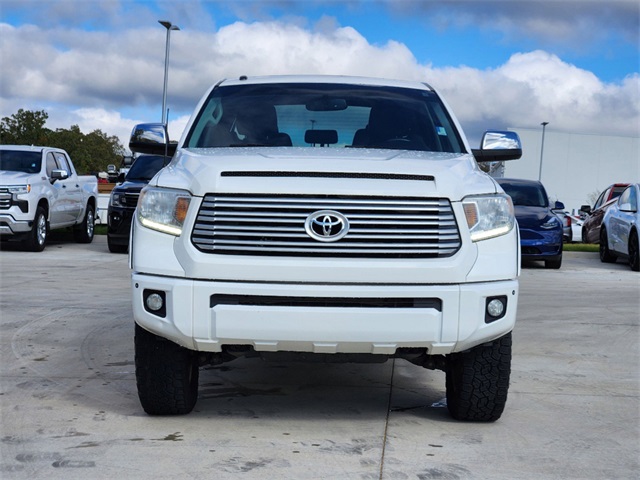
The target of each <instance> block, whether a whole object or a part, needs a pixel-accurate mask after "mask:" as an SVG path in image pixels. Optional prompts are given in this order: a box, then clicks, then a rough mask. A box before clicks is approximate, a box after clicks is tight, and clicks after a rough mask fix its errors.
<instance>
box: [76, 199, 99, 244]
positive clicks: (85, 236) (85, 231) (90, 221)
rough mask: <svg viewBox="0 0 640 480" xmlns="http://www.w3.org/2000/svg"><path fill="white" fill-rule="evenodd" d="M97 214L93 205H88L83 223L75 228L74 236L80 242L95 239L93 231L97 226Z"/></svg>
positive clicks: (89, 241) (88, 241)
mask: <svg viewBox="0 0 640 480" xmlns="http://www.w3.org/2000/svg"><path fill="white" fill-rule="evenodd" d="M95 221H96V218H95V214H94V210H93V207H92V206H91V205H87V209H86V211H85V213H84V219H83V220H82V223H81V224H79V225H76V226H75V227H74V229H73V238H74V239H75V241H76V242H78V243H91V242H92V241H93V233H94V228H95Z"/></svg>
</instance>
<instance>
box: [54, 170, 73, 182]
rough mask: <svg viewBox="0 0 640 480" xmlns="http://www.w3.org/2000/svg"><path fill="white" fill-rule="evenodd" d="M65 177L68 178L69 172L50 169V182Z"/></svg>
mask: <svg viewBox="0 0 640 480" xmlns="http://www.w3.org/2000/svg"><path fill="white" fill-rule="evenodd" d="M65 178H69V174H68V173H67V171H66V170H52V171H51V183H53V182H55V181H56V180H64V179H65Z"/></svg>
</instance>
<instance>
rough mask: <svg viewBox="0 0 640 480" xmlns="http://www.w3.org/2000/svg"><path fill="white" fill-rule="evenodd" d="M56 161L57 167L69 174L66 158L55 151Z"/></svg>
mask: <svg viewBox="0 0 640 480" xmlns="http://www.w3.org/2000/svg"><path fill="white" fill-rule="evenodd" d="M56 161H57V163H58V168H59V169H60V170H64V171H66V172H67V175H71V171H70V168H69V162H68V161H67V158H66V157H65V156H64V155H63V154H62V153H56Z"/></svg>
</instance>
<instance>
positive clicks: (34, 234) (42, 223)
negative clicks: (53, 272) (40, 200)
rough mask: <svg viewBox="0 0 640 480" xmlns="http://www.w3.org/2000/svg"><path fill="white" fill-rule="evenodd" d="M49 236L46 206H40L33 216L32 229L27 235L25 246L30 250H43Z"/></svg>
mask: <svg viewBox="0 0 640 480" xmlns="http://www.w3.org/2000/svg"><path fill="white" fill-rule="evenodd" d="M48 237H49V225H48V224H47V213H46V211H45V209H44V208H42V207H38V208H36V214H35V216H34V217H33V227H31V231H30V232H29V233H28V234H27V236H26V239H25V242H24V248H25V249H26V250H29V251H30V252H41V251H43V250H44V247H45V245H46V244H47V238H48Z"/></svg>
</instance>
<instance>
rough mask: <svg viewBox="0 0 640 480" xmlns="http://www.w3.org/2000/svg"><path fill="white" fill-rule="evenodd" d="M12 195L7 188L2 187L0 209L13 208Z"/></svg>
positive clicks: (0, 190) (0, 189)
mask: <svg viewBox="0 0 640 480" xmlns="http://www.w3.org/2000/svg"><path fill="white" fill-rule="evenodd" d="M11 198H12V195H11V194H10V193H9V192H8V191H7V189H3V188H0V210H7V209H8V208H11Z"/></svg>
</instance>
